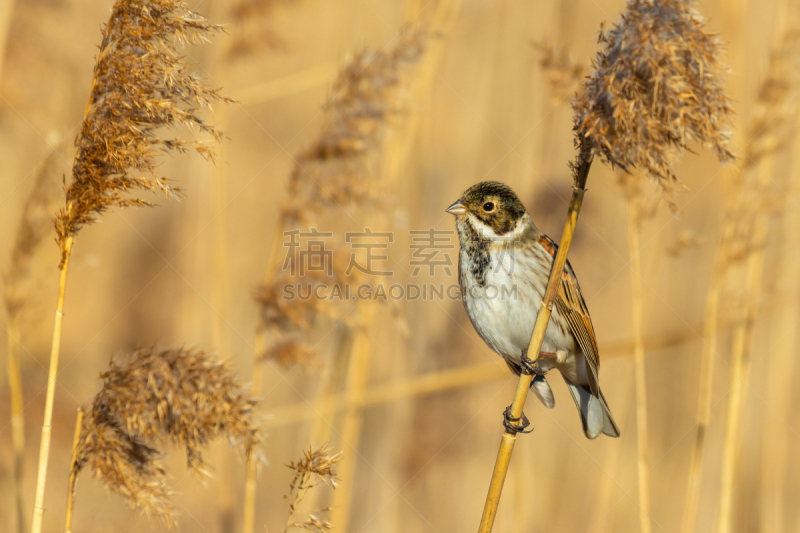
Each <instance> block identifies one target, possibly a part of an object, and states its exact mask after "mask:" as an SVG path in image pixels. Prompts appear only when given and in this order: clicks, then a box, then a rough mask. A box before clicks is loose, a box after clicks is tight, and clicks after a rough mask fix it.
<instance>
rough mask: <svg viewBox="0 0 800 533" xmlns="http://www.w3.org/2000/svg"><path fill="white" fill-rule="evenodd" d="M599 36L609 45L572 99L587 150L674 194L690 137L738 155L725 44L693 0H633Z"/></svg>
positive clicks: (723, 156) (724, 155) (726, 156)
mask: <svg viewBox="0 0 800 533" xmlns="http://www.w3.org/2000/svg"><path fill="white" fill-rule="evenodd" d="M598 41H599V42H600V43H602V44H603V45H604V49H603V50H602V51H600V52H599V53H598V54H597V57H596V59H595V61H594V65H593V67H594V72H593V74H592V76H591V77H590V78H589V79H588V81H587V82H586V84H585V87H584V91H583V93H582V94H581V95H580V96H579V97H578V98H577V99H576V100H575V102H574V103H573V107H574V109H575V131H576V134H577V139H578V142H579V144H580V146H581V149H582V150H583V151H585V152H586V155H584V156H583V157H589V158H591V157H593V156H598V157H600V158H601V159H602V160H603V161H604V162H606V163H608V164H610V165H611V166H613V167H619V168H621V169H622V170H624V171H626V172H629V171H631V170H632V169H634V168H638V169H640V170H641V171H642V172H646V173H647V174H650V175H651V176H653V177H654V178H656V179H657V181H658V184H659V185H660V187H661V188H662V190H663V191H664V192H665V193H666V194H667V197H668V198H672V195H673V192H674V189H675V186H676V182H677V179H676V177H675V174H674V173H673V170H672V168H671V166H672V159H673V156H674V154H675V152H676V151H680V150H681V149H686V148H687V147H688V146H687V145H688V143H689V142H690V141H697V142H700V143H702V144H703V145H704V146H706V147H709V148H712V149H713V150H714V151H715V152H716V154H717V156H718V157H719V158H720V160H722V161H727V160H731V159H733V155H732V153H731V151H730V149H729V143H730V136H731V133H730V130H731V127H730V124H729V120H730V115H731V113H732V110H731V106H730V101H729V99H728V96H727V95H726V94H725V90H724V75H723V74H724V72H725V70H726V69H725V67H724V66H723V65H722V63H721V62H720V55H721V51H722V47H721V45H720V42H719V40H718V38H717V36H716V35H714V34H711V33H709V32H708V31H706V29H705V21H704V19H703V17H702V16H701V15H700V14H699V13H698V12H697V11H696V10H695V9H694V8H693V2H692V1H691V0H652V1H646V0H630V1H629V2H628V5H627V11H626V12H625V13H624V14H623V16H622V19H621V20H620V22H618V23H617V24H616V25H615V26H614V28H613V29H611V30H610V31H605V30H603V29H601V31H600V35H599V39H598Z"/></svg>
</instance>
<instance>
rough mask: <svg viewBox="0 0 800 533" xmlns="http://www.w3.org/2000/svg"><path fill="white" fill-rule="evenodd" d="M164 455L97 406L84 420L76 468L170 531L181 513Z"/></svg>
mask: <svg viewBox="0 0 800 533" xmlns="http://www.w3.org/2000/svg"><path fill="white" fill-rule="evenodd" d="M160 456H161V453H160V452H159V451H158V450H156V449H155V448H151V447H150V446H148V445H147V444H145V443H144V442H143V441H142V440H141V439H139V438H137V437H132V436H131V435H130V434H129V433H128V432H127V430H126V429H125V427H124V425H122V424H121V422H120V420H119V419H118V417H116V416H115V415H114V414H113V413H111V412H109V411H108V409H107V408H106V407H105V406H103V405H100V404H97V403H95V405H94V406H93V408H92V411H91V413H90V414H89V416H88V417H86V418H84V421H83V425H82V427H81V437H80V441H79V444H78V454H77V456H76V460H75V463H74V464H73V465H72V469H73V472H74V473H75V474H77V473H78V472H80V471H81V470H82V469H83V468H85V467H88V468H89V470H90V471H91V473H92V475H93V476H94V477H95V478H97V479H99V480H101V481H102V482H103V484H104V485H105V487H106V489H108V490H110V491H111V492H114V493H116V494H118V495H120V496H122V498H123V499H124V500H125V501H126V502H127V503H128V504H129V505H130V506H131V508H137V507H138V508H139V509H141V510H142V512H143V513H144V514H145V515H146V516H148V517H152V518H155V519H157V520H159V521H161V522H162V523H164V525H166V526H167V527H168V528H171V527H173V526H175V525H176V524H177V511H176V509H175V506H174V505H173V504H172V502H171V500H170V492H169V490H168V489H167V485H166V471H165V470H164V467H163V466H162V465H161V463H159V461H158V459H159V458H160Z"/></svg>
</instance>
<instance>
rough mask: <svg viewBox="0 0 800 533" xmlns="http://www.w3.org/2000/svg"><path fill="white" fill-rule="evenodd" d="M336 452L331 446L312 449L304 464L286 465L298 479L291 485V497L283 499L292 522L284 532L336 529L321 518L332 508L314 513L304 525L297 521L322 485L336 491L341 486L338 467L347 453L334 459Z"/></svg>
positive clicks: (304, 455)
mask: <svg viewBox="0 0 800 533" xmlns="http://www.w3.org/2000/svg"><path fill="white" fill-rule="evenodd" d="M332 450H333V448H331V447H329V446H328V444H327V443H326V444H323V445H322V446H320V447H319V448H316V449H314V448H313V447H312V446H309V447H308V450H306V451H304V452H303V458H302V459H301V460H300V461H298V462H297V463H295V462H291V463H289V464H288V465H286V466H287V467H289V468H290V469H292V470H293V471H294V477H293V478H292V482H291V483H290V484H289V494H287V495H285V496H284V497H283V498H284V499H285V500H286V501H287V502H288V503H289V519H288V520H287V521H286V528H285V529H283V531H288V530H290V529H302V530H304V531H314V530H317V531H330V530H331V529H333V526H332V525H331V523H330V522H328V521H327V520H325V519H323V518H320V517H319V516H318V515H320V514H322V513H326V512H328V511H330V507H323V508H321V509H317V510H315V511H312V512H311V513H309V514H308V518H306V519H305V520H304V521H302V522H298V520H299V519H300V518H299V517H297V511H298V509H297V507H298V505H299V504H300V503H301V502H302V501H303V499H305V497H306V495H307V494H308V492H309V491H310V490H312V489H314V488H315V487H317V486H319V485H320V484H325V485H329V486H330V487H332V488H333V489H336V488H337V487H338V486H339V485H338V482H339V478H338V477H337V475H336V465H337V463H338V462H339V461H341V459H342V456H343V455H344V452H339V453H336V454H333V455H331V451H332ZM315 513H316V514H315Z"/></svg>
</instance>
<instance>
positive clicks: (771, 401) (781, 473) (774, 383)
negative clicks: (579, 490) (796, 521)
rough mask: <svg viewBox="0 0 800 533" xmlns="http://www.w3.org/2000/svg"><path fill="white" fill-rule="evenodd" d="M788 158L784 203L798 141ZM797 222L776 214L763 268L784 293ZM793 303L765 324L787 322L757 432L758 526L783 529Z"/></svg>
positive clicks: (792, 285) (793, 278)
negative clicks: (768, 412) (769, 259)
mask: <svg viewBox="0 0 800 533" xmlns="http://www.w3.org/2000/svg"><path fill="white" fill-rule="evenodd" d="M791 157H792V163H791V166H790V168H789V172H788V173H787V176H786V177H787V179H786V180H785V181H784V182H783V183H781V184H780V186H781V187H783V188H784V190H785V192H786V196H784V197H783V198H784V200H783V203H784V206H783V207H784V209H785V208H786V205H785V204H786V199H787V198H791V197H793V196H794V195H796V194H797V191H798V190H799V189H798V180H799V178H800V142H798V141H797V140H795V142H794V149H793V152H792V156H791ZM797 227H800V213H798V211H797V210H795V209H791V208H790V209H786V210H785V211H784V212H783V213H782V215H781V223H780V226H779V228H778V231H777V235H775V237H774V238H775V242H777V243H780V254H781V255H780V261H779V262H778V265H777V268H776V269H775V270H774V271H773V272H772V273H765V278H766V279H770V278H771V279H776V280H778V281H779V285H778V286H777V287H778V288H779V290H781V291H783V292H785V293H787V294H796V291H797V288H798V279H797V272H796V270H795V265H797V264H798V260H800V255H798V250H800V239H798V234H797V231H796V230H795V228H797ZM798 319H800V316H798V312H797V309H796V308H795V309H793V310H792V311H790V312H785V313H781V314H780V316H779V318H776V320H775V321H774V322H773V323H772V324H771V325H770V327H771V328H774V329H773V330H772V331H773V332H776V333H782V332H784V331H787V330H788V329H789V328H791V330H792V333H791V334H790V335H788V336H787V337H786V338H785V339H784V340H783V342H781V343H780V345H778V346H776V347H775V353H774V355H773V356H772V357H771V360H770V362H769V374H768V376H767V393H766V398H765V401H766V403H767V404H768V405H771V406H773V407H774V409H775V411H776V412H775V415H773V416H770V417H769V419H768V421H767V427H766V428H765V430H764V433H763V435H762V437H761V439H762V440H761V442H762V444H761V491H760V498H761V511H760V513H759V514H760V519H761V523H760V526H761V531H786V522H785V519H784V513H785V503H786V502H785V496H786V494H787V493H786V479H787V475H786V474H787V471H788V466H787V462H788V459H789V457H790V456H789V439H788V437H789V432H788V431H787V429H788V428H787V427H786V425H785V424H786V422H785V421H786V420H788V419H789V417H790V416H791V412H792V410H793V408H794V404H793V402H792V385H793V380H794V376H795V374H794V372H795V349H794V347H795V346H796V345H797V341H798V332H797V329H796V328H794V327H793V326H794V324H796V323H797V322H798Z"/></svg>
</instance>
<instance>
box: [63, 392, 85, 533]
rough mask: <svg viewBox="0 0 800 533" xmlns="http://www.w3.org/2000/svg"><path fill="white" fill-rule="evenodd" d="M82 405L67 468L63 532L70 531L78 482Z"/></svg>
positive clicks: (70, 532) (67, 532)
mask: <svg viewBox="0 0 800 533" xmlns="http://www.w3.org/2000/svg"><path fill="white" fill-rule="evenodd" d="M83 414H84V413H83V407H78V416H77V417H76V418H75V436H74V437H73V439H72V458H71V459H70V462H69V464H70V468H69V489H68V490H67V517H66V519H65V521H64V533H72V509H73V508H74V506H75V485H76V483H77V482H78V474H79V472H80V470H79V469H78V444H79V443H80V440H81V428H82V426H83Z"/></svg>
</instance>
